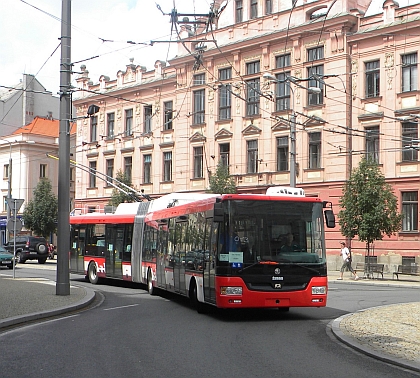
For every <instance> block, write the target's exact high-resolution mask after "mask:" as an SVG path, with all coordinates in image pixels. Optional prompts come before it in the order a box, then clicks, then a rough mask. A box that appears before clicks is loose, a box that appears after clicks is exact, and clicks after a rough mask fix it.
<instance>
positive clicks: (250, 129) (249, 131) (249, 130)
mask: <svg viewBox="0 0 420 378" xmlns="http://www.w3.org/2000/svg"><path fill="white" fill-rule="evenodd" d="M242 134H243V135H255V134H261V129H260V128H259V127H257V126H255V125H253V124H252V123H251V124H250V125H249V126H247V127H245V129H243V130H242Z"/></svg>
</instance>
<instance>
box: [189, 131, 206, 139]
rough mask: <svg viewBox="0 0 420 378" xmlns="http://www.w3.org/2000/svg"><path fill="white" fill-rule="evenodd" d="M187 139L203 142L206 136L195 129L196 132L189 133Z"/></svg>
mask: <svg viewBox="0 0 420 378" xmlns="http://www.w3.org/2000/svg"><path fill="white" fill-rule="evenodd" d="M189 140H190V142H205V141H206V137H205V136H204V135H203V134H202V133H200V132H198V131H197V132H196V133H194V134H193V135H191V137H190V139H189Z"/></svg>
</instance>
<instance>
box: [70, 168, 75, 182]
mask: <svg viewBox="0 0 420 378" xmlns="http://www.w3.org/2000/svg"><path fill="white" fill-rule="evenodd" d="M72 181H74V168H73V167H70V182H72Z"/></svg>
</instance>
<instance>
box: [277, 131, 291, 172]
mask: <svg viewBox="0 0 420 378" xmlns="http://www.w3.org/2000/svg"><path fill="white" fill-rule="evenodd" d="M276 139H277V171H288V170H289V137H278V138H276Z"/></svg>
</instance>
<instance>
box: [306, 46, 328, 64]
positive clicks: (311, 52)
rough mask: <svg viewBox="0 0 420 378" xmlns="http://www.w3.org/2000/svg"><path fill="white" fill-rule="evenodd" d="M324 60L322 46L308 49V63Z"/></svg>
mask: <svg viewBox="0 0 420 378" xmlns="http://www.w3.org/2000/svg"><path fill="white" fill-rule="evenodd" d="M321 59H324V46H319V47H315V48H313V49H308V62H313V61H314V60H321Z"/></svg>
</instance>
